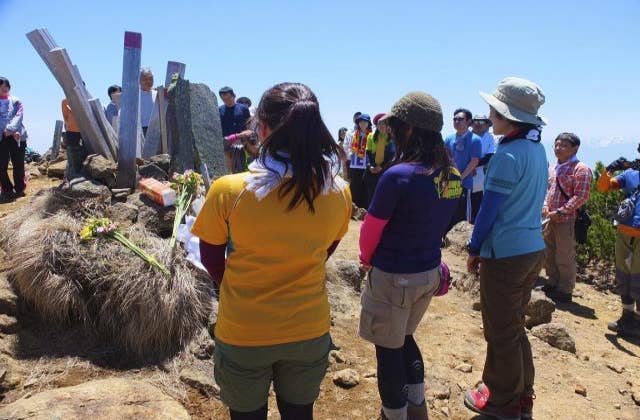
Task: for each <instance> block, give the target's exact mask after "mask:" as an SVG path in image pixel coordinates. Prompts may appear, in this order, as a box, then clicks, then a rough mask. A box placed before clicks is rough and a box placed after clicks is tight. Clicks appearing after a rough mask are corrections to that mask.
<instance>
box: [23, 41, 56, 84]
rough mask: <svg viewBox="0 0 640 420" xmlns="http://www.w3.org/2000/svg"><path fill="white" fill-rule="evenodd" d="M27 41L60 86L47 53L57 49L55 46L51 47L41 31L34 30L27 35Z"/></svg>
mask: <svg viewBox="0 0 640 420" xmlns="http://www.w3.org/2000/svg"><path fill="white" fill-rule="evenodd" d="M27 39H28V40H29V42H31V45H33V48H34V49H35V50H36V52H37V53H38V55H39V56H40V58H42V61H44V63H45V64H46V65H47V67H48V68H49V71H50V72H51V73H52V74H53V77H55V78H56V80H57V82H58V83H59V84H60V85H62V83H61V81H60V79H59V78H58V75H57V74H56V73H55V71H54V70H53V66H52V64H51V61H50V60H49V51H51V50H52V49H54V48H57V45H56V46H53V47H52V46H51V43H50V41H49V40H48V39H47V37H46V35H45V34H44V33H43V30H42V29H36V30H33V31H31V32H29V33H27Z"/></svg>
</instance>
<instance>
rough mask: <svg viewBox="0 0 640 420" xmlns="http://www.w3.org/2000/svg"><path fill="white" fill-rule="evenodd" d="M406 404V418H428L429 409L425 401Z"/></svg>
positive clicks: (413, 419) (421, 419) (423, 419)
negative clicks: (417, 403)
mask: <svg viewBox="0 0 640 420" xmlns="http://www.w3.org/2000/svg"><path fill="white" fill-rule="evenodd" d="M408 404H409V405H408V406H407V420H429V411H428V410H427V402H426V401H423V402H422V404H420V405H414V404H411V403H408Z"/></svg>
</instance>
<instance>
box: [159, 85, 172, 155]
mask: <svg viewBox="0 0 640 420" xmlns="http://www.w3.org/2000/svg"><path fill="white" fill-rule="evenodd" d="M165 94H166V91H165V88H164V87H162V86H160V87H159V88H158V96H157V98H156V99H157V101H158V111H159V112H158V114H159V115H158V121H160V153H169V147H168V146H167V114H166V109H167V104H166V103H165V102H166V101H165ZM163 109H164V110H165V112H162V111H161V110H163Z"/></svg>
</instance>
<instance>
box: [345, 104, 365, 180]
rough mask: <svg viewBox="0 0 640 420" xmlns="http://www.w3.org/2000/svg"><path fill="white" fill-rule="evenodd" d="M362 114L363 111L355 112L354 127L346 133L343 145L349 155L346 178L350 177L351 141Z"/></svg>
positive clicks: (346, 163) (346, 164)
mask: <svg viewBox="0 0 640 420" xmlns="http://www.w3.org/2000/svg"><path fill="white" fill-rule="evenodd" d="M360 115H362V112H360V111H358V112H356V113H355V114H353V127H352V128H351V129H350V130H349V131H347V134H345V135H344V143H343V145H342V148H343V149H344V152H345V153H346V155H347V161H346V162H345V168H344V172H343V175H344V179H349V162H350V159H351V141H352V140H353V135H354V134H355V132H356V130H357V129H358V125H357V124H356V120H357V119H358V117H360Z"/></svg>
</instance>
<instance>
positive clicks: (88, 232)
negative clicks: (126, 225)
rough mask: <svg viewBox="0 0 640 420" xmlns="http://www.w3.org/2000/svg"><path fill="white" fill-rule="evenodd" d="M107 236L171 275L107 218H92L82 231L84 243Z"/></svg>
mask: <svg viewBox="0 0 640 420" xmlns="http://www.w3.org/2000/svg"><path fill="white" fill-rule="evenodd" d="M101 236H106V237H108V238H112V239H115V240H116V241H118V242H120V243H121V244H122V245H124V246H125V247H127V248H129V249H130V250H132V251H133V252H134V253H135V254H136V255H137V256H139V257H140V258H142V259H143V260H144V261H146V262H147V263H149V264H150V265H151V266H153V267H155V268H157V269H158V270H160V271H161V272H162V273H164V274H166V275H170V272H169V269H167V267H165V266H164V265H163V264H161V263H160V262H159V261H158V260H157V259H156V257H154V256H153V255H150V254H149V253H147V252H146V251H144V250H143V249H142V248H140V247H139V246H137V245H136V244H134V243H133V242H131V241H130V240H129V239H128V238H127V237H126V236H124V234H122V232H120V231H119V230H118V226H117V225H116V224H115V223H113V222H112V221H111V220H109V219H107V218H106V217H100V218H97V217H90V218H89V219H87V221H86V223H85V225H84V227H83V228H82V230H80V238H82V240H83V241H89V240H91V239H93V238H98V237H101Z"/></svg>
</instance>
